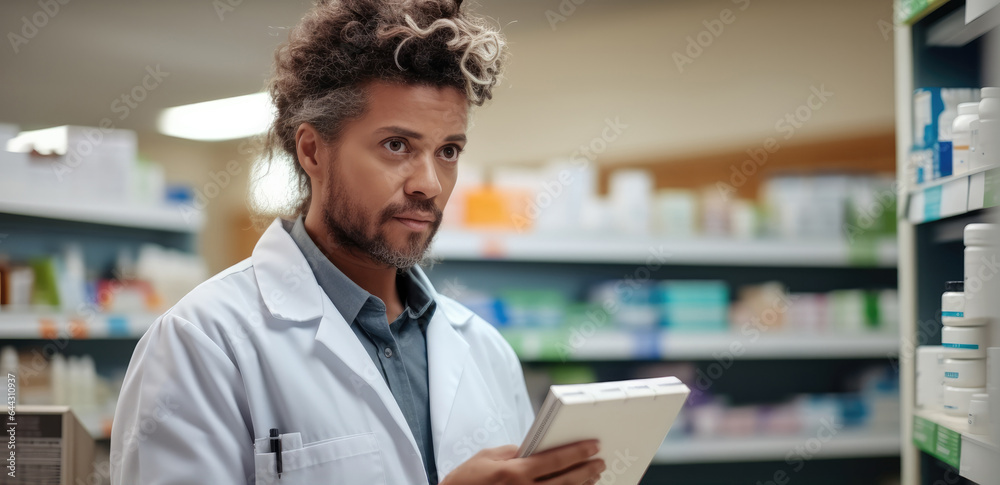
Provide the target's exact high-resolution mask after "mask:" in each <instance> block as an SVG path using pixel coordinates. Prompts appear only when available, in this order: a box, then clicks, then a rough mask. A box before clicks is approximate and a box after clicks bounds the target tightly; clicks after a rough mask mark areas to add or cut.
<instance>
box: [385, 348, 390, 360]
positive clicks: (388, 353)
mask: <svg viewBox="0 0 1000 485" xmlns="http://www.w3.org/2000/svg"><path fill="white" fill-rule="evenodd" d="M384 353H385V358H387V359H391V358H392V349H391V348H389V347H386V348H385V352H384Z"/></svg>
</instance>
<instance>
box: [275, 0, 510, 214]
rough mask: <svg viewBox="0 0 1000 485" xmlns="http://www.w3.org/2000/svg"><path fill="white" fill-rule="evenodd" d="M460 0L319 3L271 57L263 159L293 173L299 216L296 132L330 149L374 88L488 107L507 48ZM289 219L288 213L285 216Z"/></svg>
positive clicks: (301, 182) (303, 200) (302, 177)
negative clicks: (429, 91)
mask: <svg viewBox="0 0 1000 485" xmlns="http://www.w3.org/2000/svg"><path fill="white" fill-rule="evenodd" d="M461 3H462V0H319V1H318V2H317V4H316V5H315V7H313V8H312V9H311V10H310V11H309V12H308V13H307V14H306V15H305V17H304V18H303V19H302V21H301V22H300V23H299V24H298V25H297V26H295V27H294V28H293V29H292V30H291V32H290V33H289V36H288V42H287V43H285V44H283V45H282V46H280V47H279V48H278V50H277V51H276V52H275V56H274V57H275V66H274V74H273V76H272V78H271V80H270V81H269V83H268V91H269V93H270V95H271V100H272V102H273V103H274V106H275V108H276V110H277V113H276V117H275V120H274V122H273V124H272V125H271V127H270V128H269V130H268V132H267V134H266V135H265V136H264V138H263V139H262V142H263V147H262V148H263V150H262V152H263V159H264V160H265V161H267V162H269V163H273V162H274V161H275V159H278V158H284V159H287V161H288V162H291V163H292V165H293V168H292V171H293V172H294V183H295V184H296V185H297V188H298V192H299V194H298V195H299V197H298V199H297V200H295V201H291V204H292V207H289V209H291V212H294V214H289V215H299V214H303V213H305V211H306V209H307V208H308V207H309V203H310V201H311V198H312V194H311V186H310V184H309V177H308V175H307V174H306V173H305V171H304V170H303V169H302V167H301V166H300V165H299V164H298V163H296V160H297V157H296V146H295V133H296V131H297V130H298V127H299V125H301V124H302V123H310V124H311V125H313V126H314V127H315V128H316V130H317V131H318V132H319V133H320V135H321V136H322V137H323V138H324V140H325V141H327V142H331V141H335V140H336V139H337V138H338V137H339V136H340V134H341V133H342V131H343V128H344V125H345V124H346V123H347V122H349V121H351V120H354V119H357V118H359V117H361V116H362V115H363V114H364V113H365V109H366V106H367V94H366V85H367V84H368V83H370V82H373V81H387V82H398V83H405V84H414V85H429V86H434V87H454V88H457V89H458V90H460V91H461V92H463V93H465V96H466V99H467V101H468V103H469V104H470V105H476V106H482V105H483V103H485V102H486V101H487V100H489V99H491V98H492V90H493V87H494V86H495V85H496V84H497V83H498V82H499V81H500V76H501V68H502V66H503V64H504V60H505V56H506V47H505V45H506V41H505V39H504V38H503V36H502V35H501V34H500V32H499V31H498V29H496V28H494V27H492V26H490V25H488V24H487V23H486V22H485V21H484V20H483V19H482V18H480V17H477V16H475V15H472V14H469V13H468V12H465V11H463V10H462V8H461ZM286 212H289V211H286Z"/></svg>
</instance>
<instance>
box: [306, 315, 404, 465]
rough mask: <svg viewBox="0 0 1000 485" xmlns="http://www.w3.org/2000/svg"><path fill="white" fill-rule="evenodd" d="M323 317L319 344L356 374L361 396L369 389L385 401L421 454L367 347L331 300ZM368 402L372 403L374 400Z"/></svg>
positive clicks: (354, 382) (355, 385)
mask: <svg viewBox="0 0 1000 485" xmlns="http://www.w3.org/2000/svg"><path fill="white" fill-rule="evenodd" d="M323 314H324V315H323V320H322V321H321V322H320V324H319V329H318V330H317V331H316V341H317V342H318V343H320V344H322V345H323V346H325V347H326V348H328V349H330V351H331V352H333V354H334V355H335V356H336V357H337V358H338V359H340V361H341V363H342V364H343V365H344V366H346V367H347V368H349V369H350V370H351V371H352V372H354V375H352V376H351V384H352V387H353V389H354V390H355V391H356V392H357V393H358V395H360V396H362V397H364V396H365V394H366V393H367V392H368V390H371V391H373V392H374V393H375V396H377V397H378V399H379V400H381V401H382V404H383V405H384V406H385V408H386V410H387V411H388V412H389V415H390V416H392V420H393V421H394V422H395V423H396V426H398V427H399V429H400V430H401V431H402V432H403V434H405V435H406V439H408V440H409V441H410V445H411V446H412V447H413V451H414V453H419V448H417V441H416V440H415V439H414V437H413V432H412V431H410V427H409V425H407V423H406V418H405V417H404V416H403V411H402V410H401V409H400V408H399V404H398V403H397V402H396V398H395V397H394V396H393V395H392V391H390V390H389V386H388V385H387V384H386V383H385V379H384V378H383V377H382V373H381V372H379V370H378V368H376V367H375V363H374V362H372V358H371V356H370V355H368V352H367V351H366V350H365V348H364V346H362V345H361V342H360V341H359V340H358V336H357V335H356V334H355V333H354V331H353V330H351V327H350V325H348V324H347V321H346V320H344V317H343V316H342V315H341V314H340V312H339V311H337V309H336V307H334V306H333V304H332V303H330V302H329V301H327V304H326V305H325V311H324V312H323ZM365 400H366V401H371V399H365Z"/></svg>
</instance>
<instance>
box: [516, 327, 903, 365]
mask: <svg viewBox="0 0 1000 485" xmlns="http://www.w3.org/2000/svg"><path fill="white" fill-rule="evenodd" d="M501 333H502V334H503V336H504V338H506V339H507V341H508V342H510V344H511V347H512V348H513V349H514V351H515V352H516V353H517V354H518V357H519V358H520V359H521V360H522V361H534V362H560V361H603V360H702V359H715V358H717V356H718V355H723V354H725V355H731V356H732V357H733V358H735V359H746V360H752V359H881V358H888V357H895V356H897V355H899V338H898V337H897V335H896V334H894V333H893V334H889V333H859V334H803V333H777V332H775V333H774V334H767V333H766V332H758V333H756V334H754V333H753V332H748V333H750V335H749V336H748V335H743V334H738V333H702V334H699V333H680V332H669V331H662V332H661V331H655V330H650V331H627V330H602V331H596V332H590V333H585V332H583V331H581V330H571V329H566V330H532V329H502V330H501Z"/></svg>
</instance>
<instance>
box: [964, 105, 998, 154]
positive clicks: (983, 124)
mask: <svg viewBox="0 0 1000 485" xmlns="http://www.w3.org/2000/svg"><path fill="white" fill-rule="evenodd" d="M978 131H979V133H978V139H977V144H976V152H977V154H976V157H974V161H975V165H971V166H970V167H969V168H972V169H976V168H980V167H993V166H997V165H1000V88H983V90H982V98H981V101H979V130H978Z"/></svg>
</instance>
